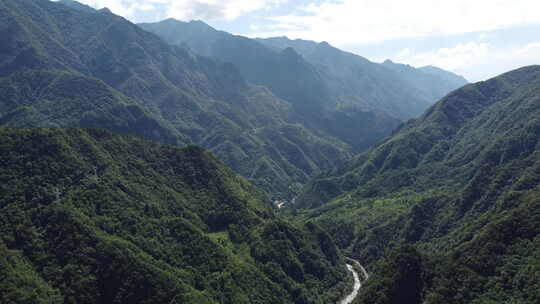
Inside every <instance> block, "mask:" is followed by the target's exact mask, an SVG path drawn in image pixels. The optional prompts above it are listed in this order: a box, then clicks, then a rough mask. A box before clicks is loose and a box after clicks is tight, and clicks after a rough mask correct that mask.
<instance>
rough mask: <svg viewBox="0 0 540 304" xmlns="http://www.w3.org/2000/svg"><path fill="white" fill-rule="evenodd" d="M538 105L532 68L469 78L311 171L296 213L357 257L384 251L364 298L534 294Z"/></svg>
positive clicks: (539, 227)
mask: <svg viewBox="0 0 540 304" xmlns="http://www.w3.org/2000/svg"><path fill="white" fill-rule="evenodd" d="M539 105H540V67H539V66H531V67H525V68H522V69H518V70H516V71H512V72H509V73H507V74H504V75H502V76H499V77H497V78H494V79H491V80H488V81H485V82H480V83H477V84H474V85H468V86H466V87H464V88H462V89H459V90H457V91H455V92H453V93H451V94H450V95H449V96H447V97H446V98H445V99H443V100H442V101H440V102H439V103H437V104H436V105H435V106H433V107H432V108H431V109H430V110H429V111H427V112H426V114H424V115H423V116H422V117H421V118H419V119H418V120H414V121H411V122H409V123H408V124H407V125H405V126H403V127H402V128H401V130H400V131H399V132H396V134H395V135H394V136H392V137H390V138H388V139H387V140H385V141H384V142H383V143H381V144H380V145H378V146H376V147H374V148H373V149H371V150H370V151H369V152H367V153H365V154H362V155H359V156H358V157H357V159H355V160H354V161H352V162H351V163H349V164H348V165H347V166H345V167H342V168H340V169H336V170H334V171H332V172H328V173H327V174H326V175H324V176H321V177H320V178H318V179H317V180H315V181H314V182H313V183H312V184H310V187H309V189H308V190H306V192H305V193H304V194H303V196H302V199H301V200H300V201H299V206H304V207H308V209H306V210H304V211H302V210H298V211H297V212H298V213H300V214H302V215H303V216H304V217H306V218H310V219H315V220H316V221H317V222H318V223H320V224H322V225H323V226H324V227H328V229H330V230H331V232H332V235H333V236H334V237H335V239H336V242H337V243H338V244H339V245H340V246H341V247H342V248H347V249H348V250H349V251H350V253H351V254H352V255H354V256H356V257H358V258H359V259H361V260H362V261H365V262H366V263H374V262H376V261H380V259H381V258H382V257H385V256H386V257H387V259H386V261H382V262H380V263H379V264H378V265H379V266H376V265H375V264H373V265H372V267H379V268H376V269H377V270H376V271H375V272H376V273H379V272H380V273H381V274H382V275H381V276H375V279H373V280H372V282H371V285H370V286H369V287H368V289H367V291H366V293H365V297H364V298H365V301H366V303H403V302H401V301H397V300H396V297H398V298H399V296H400V295H403V294H404V293H405V290H411V288H412V287H410V286H409V285H410V284H413V285H414V284H416V285H414V286H415V287H414V288H413V290H416V291H417V292H416V294H414V295H412V296H411V297H413V298H412V299H413V300H411V301H410V303H418V302H424V301H427V303H439V302H441V301H442V300H443V299H444V301H445V302H447V303H493V302H505V301H511V300H512V301H517V302H519V303H521V302H524V303H535V302H538V301H539V299H540V297H539V294H538V292H537V290H538V289H537V284H538V282H537V280H536V279H532V278H537V277H538V271H539V268H538V267H539V264H538V254H539V252H538V249H537V248H538V247H537V244H538V241H539V236H538V235H539V232H540V218H539V217H538V210H539V205H538V204H540V199H539V198H540V186H539V181H540V142H539V140H540V136H539V135H540V128H539V126H540V120H539V119H538V117H540V107H539ZM411 244H413V245H415V248H412V249H411V247H408V245H411ZM402 245H403V246H405V247H403V249H395V251H394V253H385V251H386V250H387V249H388V248H392V247H396V248H401V246H402ZM402 260H405V261H410V263H408V264H407V263H405V264H407V265H408V266H403V268H400V267H397V268H396V267H395V265H401V264H403V263H402V262H400V261H402ZM396 270H397V271H396ZM399 282H406V283H404V284H401V283H399ZM368 285H369V284H368ZM368 291H369V292H368ZM382 294H385V295H386V297H382ZM392 295H395V297H394V296H392ZM418 299H421V300H422V301H420V300H418Z"/></svg>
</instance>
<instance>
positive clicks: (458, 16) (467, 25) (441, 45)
mask: <svg viewBox="0 0 540 304" xmlns="http://www.w3.org/2000/svg"><path fill="white" fill-rule="evenodd" d="M80 2H82V3H86V4H88V5H91V6H93V7H95V8H102V7H108V8H109V9H110V10H111V11H113V12H114V13H116V14H118V15H121V16H124V17H125V18H127V19H129V20H131V21H133V22H154V21H159V20H162V19H166V18H175V19H179V20H184V21H188V20H193V19H198V20H203V21H205V22H207V23H208V24H210V25H212V26H213V27H215V28H217V29H220V30H224V31H228V32H231V33H234V34H240V35H245V36H249V37H273V36H287V37H289V38H291V39H297V38H302V39H308V40H315V41H327V42H329V43H330V44H332V45H334V46H336V47H339V48H341V49H344V50H347V51H350V52H353V53H356V54H358V55H361V56H364V57H366V58H368V59H370V60H372V61H377V62H380V61H383V60H385V59H391V60H393V61H395V62H401V63H407V64H411V65H413V66H424V65H435V66H439V67H441V68H444V69H447V70H450V71H453V72H456V73H458V74H460V75H463V76H465V77H466V78H467V79H468V80H470V81H479V80H484V79H487V78H490V77H493V76H496V75H498V74H500V73H503V72H506V71H508V70H511V69H514V68H517V67H520V66H524V65H530V64H540V1H538V0H513V1H508V0H474V1H471V0H453V1H447V0H445V1H440V0H409V1H396V0H376V1H373V0H316V1H309V0H80Z"/></svg>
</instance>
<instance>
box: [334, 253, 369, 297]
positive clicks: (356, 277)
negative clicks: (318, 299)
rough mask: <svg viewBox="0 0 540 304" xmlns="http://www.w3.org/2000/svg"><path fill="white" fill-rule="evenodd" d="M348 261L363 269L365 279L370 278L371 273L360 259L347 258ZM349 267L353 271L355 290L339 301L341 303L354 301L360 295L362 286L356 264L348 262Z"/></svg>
mask: <svg viewBox="0 0 540 304" xmlns="http://www.w3.org/2000/svg"><path fill="white" fill-rule="evenodd" d="M347 261H349V262H350V263H352V264H355V265H356V266H357V267H358V268H359V269H360V270H361V271H362V276H363V281H366V280H367V279H369V274H368V273H367V271H366V269H365V268H364V267H363V266H362V265H360V263H359V262H358V261H356V260H353V259H350V258H347ZM347 269H348V270H349V271H350V272H351V273H352V275H353V278H354V285H353V290H352V292H351V293H350V294H348V295H347V296H345V297H344V298H343V299H342V300H341V301H339V304H350V303H352V302H353V301H354V299H356V297H357V296H358V292H359V291H360V287H362V283H361V281H360V276H359V275H358V272H357V271H356V269H355V268H354V266H353V265H351V264H347Z"/></svg>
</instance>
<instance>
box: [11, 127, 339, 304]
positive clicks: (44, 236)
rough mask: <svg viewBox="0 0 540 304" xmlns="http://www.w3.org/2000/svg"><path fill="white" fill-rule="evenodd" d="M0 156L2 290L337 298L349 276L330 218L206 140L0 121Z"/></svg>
mask: <svg viewBox="0 0 540 304" xmlns="http://www.w3.org/2000/svg"><path fill="white" fill-rule="evenodd" d="M0 163H2V164H3V165H2V167H1V168H0V181H1V183H0V193H1V195H0V231H1V233H0V301H1V302H2V303H171V302H176V303H328V302H332V301H336V300H337V299H338V298H339V297H340V296H341V294H342V293H344V292H345V289H346V288H347V287H348V285H349V283H348V281H347V279H346V278H347V271H346V268H345V265H344V261H343V258H342V256H341V255H340V253H339V251H338V250H337V249H336V247H335V245H334V244H333V242H332V241H331V239H330V238H329V237H328V235H327V234H326V233H325V232H323V231H322V230H320V229H319V228H318V227H317V226H315V225H313V224H308V225H304V226H300V225H299V226H293V225H291V224H289V223H287V222H284V221H282V220H278V219H276V218H275V217H274V216H273V212H272V209H271V205H270V203H269V202H268V201H266V199H265V198H264V196H263V195H262V194H261V193H260V192H258V190H256V189H255V188H254V187H253V186H251V185H250V184H248V183H247V182H246V181H245V180H244V179H243V178H241V177H239V176H237V175H235V174H234V173H233V172H232V171H231V170H229V169H227V168H226V167H225V166H224V165H223V164H222V163H221V162H219V161H218V160H217V159H216V158H214V157H213V156H212V155H210V154H209V153H208V152H206V151H204V150H202V149H200V148H196V147H188V148H184V149H178V148H174V147H171V146H162V145H159V144H156V143H153V142H150V141H146V140H142V139H136V138H130V137H121V136H117V135H112V134H110V133H108V132H106V131H101V130H80V129H65V130H61V129H33V130H28V129H9V128H0Z"/></svg>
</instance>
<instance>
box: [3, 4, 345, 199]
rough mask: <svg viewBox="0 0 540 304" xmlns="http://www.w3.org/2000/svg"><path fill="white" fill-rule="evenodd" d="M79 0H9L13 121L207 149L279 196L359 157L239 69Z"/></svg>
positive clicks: (7, 67)
mask: <svg viewBox="0 0 540 304" xmlns="http://www.w3.org/2000/svg"><path fill="white" fill-rule="evenodd" d="M64 3H66V1H64ZM67 4H68V5H64V4H60V3H56V2H51V1H47V0H37V1H30V0H21V1H19V0H17V1H15V0H6V1H2V2H1V3H0V17H1V20H2V22H0V45H1V47H0V100H1V102H0V122H1V123H2V125H4V126H15V127H21V126H22V127H51V126H54V127H81V126H82V127H101V128H107V129H109V130H111V131H115V132H121V133H123V134H130V135H137V136H143V137H146V138H149V139H153V140H158V141H160V142H162V143H167V144H179V145H181V144H186V143H194V144H198V145H201V146H204V147H206V148H208V149H210V150H211V151H213V152H214V153H216V154H217V155H218V156H219V157H220V158H221V159H223V160H225V161H226V163H227V164H228V165H230V166H231V167H232V168H233V169H234V170H236V171H237V172H239V173H240V174H242V175H243V176H245V177H248V178H249V179H250V180H251V181H252V182H254V183H255V184H257V185H258V186H261V187H262V188H264V189H265V190H266V191H267V192H269V193H271V194H272V195H273V196H274V197H276V198H287V197H291V196H293V195H294V193H295V189H296V188H298V187H297V185H299V184H302V183H305V182H306V181H307V179H308V178H309V177H310V176H312V175H313V174H315V173H316V172H319V171H320V170H321V169H324V168H331V167H334V166H336V165H338V164H340V163H342V162H343V161H344V160H345V159H347V158H348V157H349V156H350V152H349V151H350V148H349V147H348V146H347V144H346V143H344V142H342V141H339V140H337V139H335V138H331V137H329V136H327V135H324V134H322V133H321V132H318V131H317V130H315V129H309V128H306V126H305V125H303V124H300V123H299V121H300V120H299V118H298V114H297V113H296V112H295V111H294V106H292V105H291V104H290V103H288V102H287V101H284V100H281V99H279V98H276V97H275V96H274V95H273V94H272V93H271V92H270V91H269V90H267V89H266V88H263V87H260V86H255V85H250V84H247V83H246V82H245V81H244V79H243V77H242V75H241V74H240V73H239V72H238V71H237V70H236V68H235V67H233V66H232V65H230V64H218V63H215V62H213V61H212V60H210V59H208V58H202V57H197V56H196V55H194V54H192V53H190V52H188V51H186V50H185V49H181V48H178V47H173V46H170V45H169V44H167V43H165V42H164V41H162V40H161V39H160V38H158V37H157V36H155V35H153V34H151V33H148V32H146V31H144V30H142V29H140V28H139V27H138V26H136V25H134V24H132V23H130V22H128V21H127V20H125V19H123V18H121V17H118V16H115V15H113V14H111V13H110V11H108V10H105V9H104V10H100V11H96V10H93V9H90V8H89V7H85V6H82V7H81V6H80V5H77V4H76V3H75V4H74V3H73V2H69V1H68V2H67ZM278 135H280V136H278ZM291 186H292V187H291Z"/></svg>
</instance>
